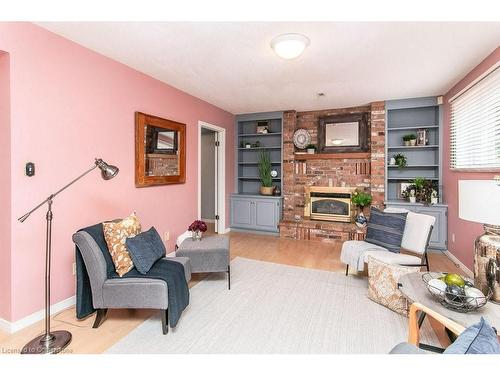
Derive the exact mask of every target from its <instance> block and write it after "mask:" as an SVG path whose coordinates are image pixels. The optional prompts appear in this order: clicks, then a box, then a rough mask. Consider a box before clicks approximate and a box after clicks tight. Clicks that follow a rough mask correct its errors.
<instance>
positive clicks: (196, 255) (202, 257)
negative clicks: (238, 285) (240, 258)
mask: <svg viewBox="0 0 500 375" xmlns="http://www.w3.org/2000/svg"><path fill="white" fill-rule="evenodd" d="M176 256H178V257H186V258H189V260H190V263H191V272H192V273H198V272H227V280H228V287H229V289H231V270H230V267H229V237H226V236H207V237H203V239H202V240H201V241H193V240H192V239H191V238H187V239H185V240H184V241H182V243H181V244H180V245H179V248H178V249H177V251H176Z"/></svg>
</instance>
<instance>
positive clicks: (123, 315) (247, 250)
mask: <svg viewBox="0 0 500 375" xmlns="http://www.w3.org/2000/svg"><path fill="white" fill-rule="evenodd" d="M229 236H230V239H231V258H235V257H244V258H250V259H256V260H262V261H267V262H273V263H281V264H287V265H293V266H300V267H306V268H313V269H321V270H326V271H333V272H344V271H345V266H344V265H343V264H342V263H341V262H340V260H339V259H340V249H341V243H340V242H332V243H320V242H313V241H295V240H290V239H284V238H279V237H274V236H265V235H257V234H247V233H237V232H233V233H231V234H230V235H229ZM429 258H430V259H429V260H430V264H431V270H433V271H446V272H457V273H460V269H458V268H457V267H456V266H455V265H454V264H453V263H452V262H451V261H450V260H449V259H448V258H447V257H446V256H444V255H442V254H437V253H431V254H430V256H429ZM205 276H206V275H202V274H200V275H193V280H192V281H191V282H190V283H189V286H190V287H192V286H193V285H195V284H196V283H197V282H199V281H200V280H202V279H203V278H204V277H205ZM155 313H156V312H155V311H153V310H110V311H109V312H108V317H107V319H106V321H105V322H104V323H103V324H102V325H101V327H99V328H98V329H92V323H93V321H94V316H93V315H92V316H90V317H89V318H87V319H85V320H83V321H78V320H76V319H75V308H74V307H71V308H68V309H66V310H64V311H62V312H60V313H59V314H56V315H55V316H53V318H52V329H53V330H57V329H65V330H69V331H70V332H71V333H72V334H73V340H72V342H71V344H70V345H69V346H68V348H67V352H68V353H88V354H93V353H102V352H103V351H105V350H106V349H107V348H109V347H111V346H112V345H113V344H114V343H116V342H117V341H118V340H120V339H121V338H122V337H124V336H125V335H127V334H128V333H129V332H131V331H132V330H133V329H134V328H136V327H137V326H138V325H139V324H141V323H142V322H143V321H144V320H145V319H148V318H149V317H150V316H151V315H153V314H155ZM433 327H434V328H435V330H436V332H437V333H438V337H439V338H440V340H441V341H442V343H443V345H445V344H446V343H447V339H446V335H445V334H444V332H443V330H442V329H441V327H440V326H439V325H438V324H436V323H434V324H433ZM42 332H43V322H39V323H36V324H34V325H32V326H30V327H27V328H25V329H23V330H21V331H19V332H16V333H15V334H12V335H8V334H5V333H1V332H0V353H6V352H16V351H19V350H20V349H21V348H22V347H23V345H24V344H25V343H26V342H28V341H29V340H31V339H32V338H33V337H35V336H37V335H39V334H40V333H42Z"/></svg>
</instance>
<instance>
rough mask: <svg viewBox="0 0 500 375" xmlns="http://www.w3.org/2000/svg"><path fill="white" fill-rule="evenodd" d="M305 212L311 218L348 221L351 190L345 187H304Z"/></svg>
mask: <svg viewBox="0 0 500 375" xmlns="http://www.w3.org/2000/svg"><path fill="white" fill-rule="evenodd" d="M306 202H307V203H306V212H305V215H306V216H309V217H310V218H311V219H312V220H327V221H340V222H347V223H348V222H350V221H351V218H352V211H351V192H350V191H349V190H347V189H345V188H325V187H317V188H315V187H310V188H309V189H306Z"/></svg>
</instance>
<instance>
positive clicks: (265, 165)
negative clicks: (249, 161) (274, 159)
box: [259, 151, 274, 195]
mask: <svg viewBox="0 0 500 375" xmlns="http://www.w3.org/2000/svg"><path fill="white" fill-rule="evenodd" d="M259 177H260V182H261V187H260V194H262V195H273V190H274V186H273V177H272V176H271V158H270V156H269V153H268V152H267V151H261V152H260V154H259Z"/></svg>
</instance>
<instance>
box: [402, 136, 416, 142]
mask: <svg viewBox="0 0 500 375" xmlns="http://www.w3.org/2000/svg"><path fill="white" fill-rule="evenodd" d="M412 139H417V136H416V135H415V134H406V135H404V136H403V141H405V142H407V141H411V140H412Z"/></svg>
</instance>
